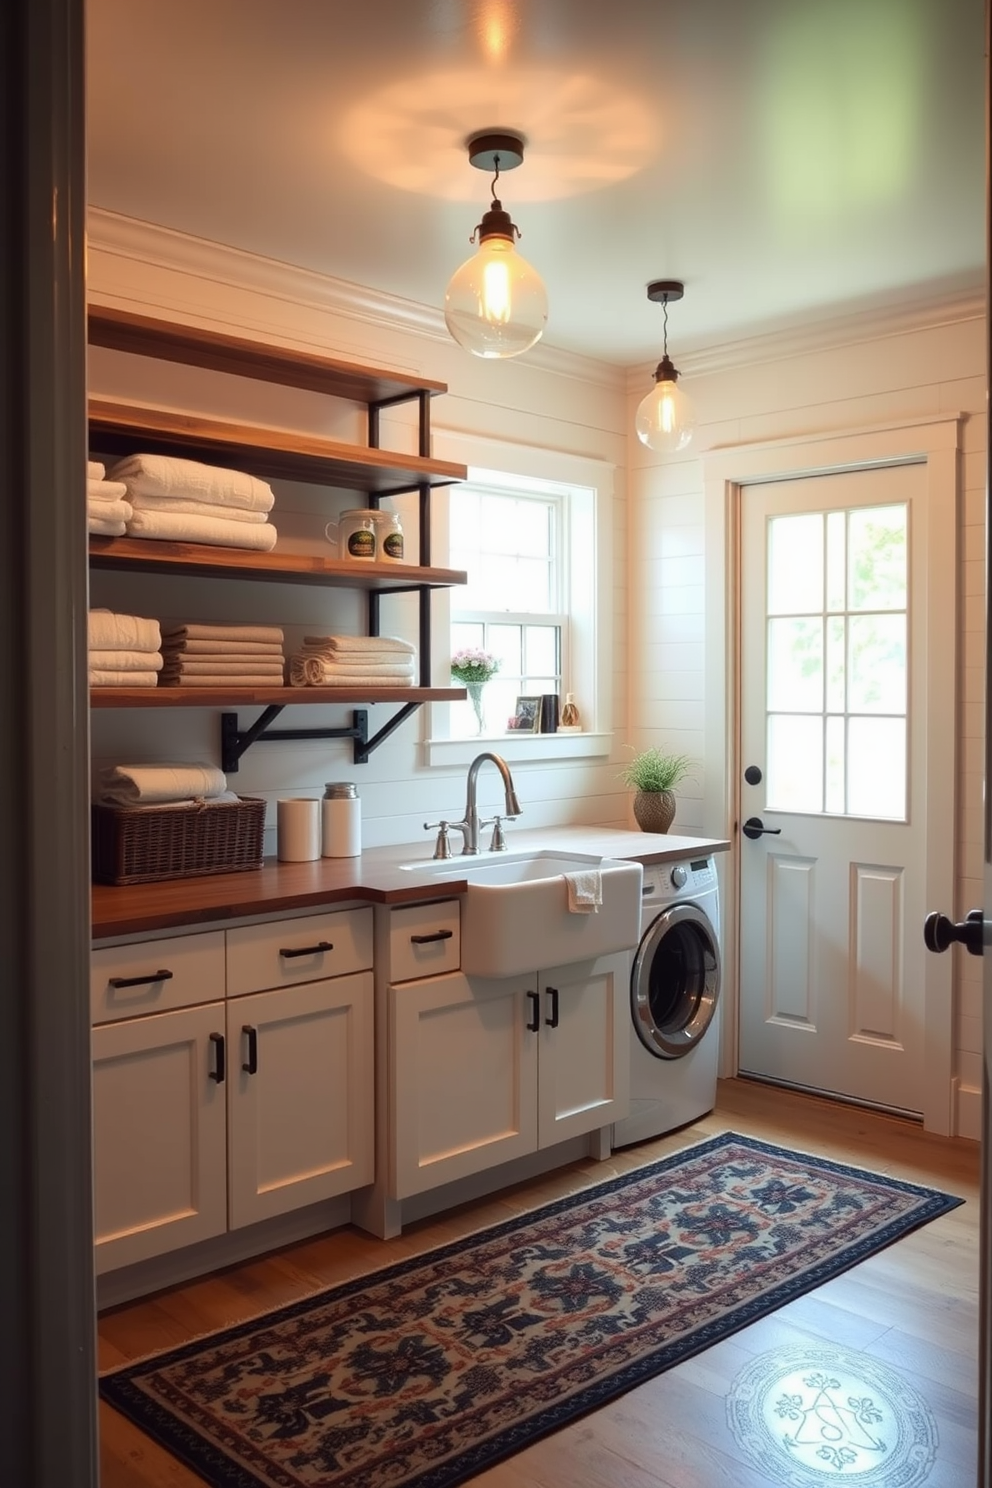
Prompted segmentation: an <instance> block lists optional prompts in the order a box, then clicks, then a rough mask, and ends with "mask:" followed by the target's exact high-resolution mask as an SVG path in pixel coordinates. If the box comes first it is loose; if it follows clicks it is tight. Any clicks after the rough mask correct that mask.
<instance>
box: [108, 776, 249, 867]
mask: <svg viewBox="0 0 992 1488" xmlns="http://www.w3.org/2000/svg"><path fill="white" fill-rule="evenodd" d="M264 828H265V802H264V800H262V799H260V798H259V797H255V796H241V797H240V798H239V799H238V800H237V801H218V802H215V803H214V804H211V803H210V802H209V801H204V802H202V803H200V804H197V805H192V806H190V807H189V808H188V809H178V810H177V809H176V808H174V807H167V806H164V807H162V808H161V809H158V808H156V807H154V806H149V807H144V808H142V809H140V810H135V809H134V808H133V807H127V806H102V805H97V804H95V803H94V805H93V806H92V808H91V865H92V872H93V881H94V883H105V884H115V885H121V884H138V883H155V882H156V881H158V880H159V879H166V878H196V877H199V876H202V875H204V874H208V873H236V872H238V871H239V870H240V869H246V868H261V866H262V834H263V831H264Z"/></svg>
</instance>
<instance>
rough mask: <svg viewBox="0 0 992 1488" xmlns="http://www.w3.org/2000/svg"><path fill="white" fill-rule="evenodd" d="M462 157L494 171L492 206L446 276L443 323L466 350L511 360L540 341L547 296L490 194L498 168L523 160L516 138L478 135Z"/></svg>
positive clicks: (512, 227) (506, 217)
mask: <svg viewBox="0 0 992 1488" xmlns="http://www.w3.org/2000/svg"><path fill="white" fill-rule="evenodd" d="M468 158H469V160H470V161H471V163H472V165H474V166H476V167H477V168H478V169H479V170H491V171H494V172H495V175H494V177H493V182H492V187H491V191H492V206H491V207H490V208H489V210H488V212H486V213H485V214H484V216H483V218H482V221H481V222H480V223H479V225H478V227H476V229H475V231H474V232H473V233H472V235H471V237H470V239H469V241H470V242H474V241H475V239H476V235H478V242H479V247H478V251H477V252H476V253H475V254H473V256H472V257H471V258H469V259H466V261H465V263H463V264H462V266H461V268H459V269H456V270H455V272H454V274H453V275H452V276H451V280H450V282H449V284H448V288H447V292H446V294H445V297H444V320H445V324H446V325H447V327H448V330H449V331H450V332H451V335H452V336H453V337H454V339H455V340H456V341H457V342H458V344H459V346H464V348H465V350H466V351H470V352H472V354H473V355H474V356H479V357H503V358H506V357H515V356H519V355H520V353H521V352H522V351H527V349H528V348H529V347H531V346H533V345H534V343H535V341H538V340H540V337H541V335H542V333H543V331H544V327H545V323H546V322H547V319H548V296H547V293H546V291H545V288H544V284H543V283H542V281H541V277H540V275H539V274H538V273H537V272H536V270H535V269H533V268H531V266H530V264H529V263H528V262H527V261H526V259H523V258H521V257H520V254H519V253H518V252H517V250H516V246H515V242H514V239H515V237H519V236H520V230H519V228H518V227H517V225H516V223H515V222H512V221H511V220H510V214H509V213H508V212H504V210H503V204H502V202H501V201H500V200H499V198H498V197H497V195H496V185H497V182H498V181H499V176H500V171H501V170H514V169H515V168H516V167H517V166H518V165H519V164H520V163H521V161H522V160H523V158H524V145H523V140H522V139H521V138H520V136H519V135H516V134H491V133H490V134H478V135H473V136H472V137H471V138H470V139H469V140H468Z"/></svg>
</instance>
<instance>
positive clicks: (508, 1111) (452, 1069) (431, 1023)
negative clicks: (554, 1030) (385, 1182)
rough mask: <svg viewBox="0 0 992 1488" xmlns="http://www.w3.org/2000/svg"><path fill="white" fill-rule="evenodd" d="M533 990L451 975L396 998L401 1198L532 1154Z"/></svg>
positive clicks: (395, 1117) (392, 1012)
mask: <svg viewBox="0 0 992 1488" xmlns="http://www.w3.org/2000/svg"><path fill="white" fill-rule="evenodd" d="M535 987H536V981H535V979H534V978H533V977H505V978H500V979H499V980H493V981H490V980H488V979H484V978H481V977H472V978H471V979H469V978H468V977H465V976H463V975H462V974H461V973H460V972H452V973H449V974H448V975H445V976H439V977H428V978H425V979H424V980H423V981H418V982H407V983H406V984H405V985H403V986H399V987H390V988H389V1029H390V1032H389V1064H390V1069H389V1088H390V1090H391V1091H392V1092H393V1095H394V1106H393V1109H392V1112H391V1115H390V1127H391V1138H392V1142H391V1164H390V1168H391V1171H390V1190H391V1194H392V1196H393V1197H394V1198H398V1199H404V1198H408V1197H409V1196H410V1195H411V1194H416V1193H422V1192H423V1191H424V1190H425V1189H430V1188H436V1187H437V1186H438V1185H439V1184H442V1183H450V1182H452V1181H453V1180H454V1179H457V1178H465V1177H467V1176H468V1174H470V1173H478V1172H481V1171H482V1170H483V1169H485V1168H491V1167H493V1166H494V1165H495V1164H496V1163H501V1162H508V1161H509V1160H510V1159H511V1158H515V1157H522V1156H524V1155H525V1154H526V1153H528V1152H533V1151H535V1149H536V1147H537V1048H538V1038H539V1034H538V1033H537V1032H534V1031H530V1030H528V1028H527V1026H526V1025H527V1023H528V1022H533V1021H534V1007H535V997H534V996H533V995H532V996H531V997H528V996H527V992H528V991H530V992H531V993H532V994H533V993H534V990H535Z"/></svg>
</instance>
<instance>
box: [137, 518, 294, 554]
mask: <svg viewBox="0 0 992 1488" xmlns="http://www.w3.org/2000/svg"><path fill="white" fill-rule="evenodd" d="M127 530H128V536H129V537H148V538H153V539H155V540H156V541H160V542H194V543H207V544H209V545H212V546H214V547H221V548H253V549H255V550H256V551H258V552H262V553H269V552H271V551H272V549H273V548H274V547H275V545H276V539H277V538H278V536H279V534H278V532H277V531H276V529H275V528H274V527H273V526H272V525H271V523H269V522H260V523H259V525H258V526H257V527H256V526H255V524H254V523H253V522H232V521H229V520H228V519H227V518H225V517H189V516H183V515H181V514H180V515H178V516H173V514H172V512H167V511H136V512H135V513H134V515H133V516H132V518H131V520H130V522H128V524H127Z"/></svg>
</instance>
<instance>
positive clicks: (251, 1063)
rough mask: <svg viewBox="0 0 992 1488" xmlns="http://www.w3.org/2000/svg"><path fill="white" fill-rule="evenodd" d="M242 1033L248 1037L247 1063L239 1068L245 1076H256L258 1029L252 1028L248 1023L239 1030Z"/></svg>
mask: <svg viewBox="0 0 992 1488" xmlns="http://www.w3.org/2000/svg"><path fill="white" fill-rule="evenodd" d="M241 1032H242V1033H245V1034H247V1035H248V1063H247V1064H243V1065H242V1066H241V1068H242V1069H243V1070H244V1072H245V1074H246V1075H257V1074H258V1029H257V1028H253V1027H252V1025H251V1024H250V1023H245V1024H243V1026H242V1029H241Z"/></svg>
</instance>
